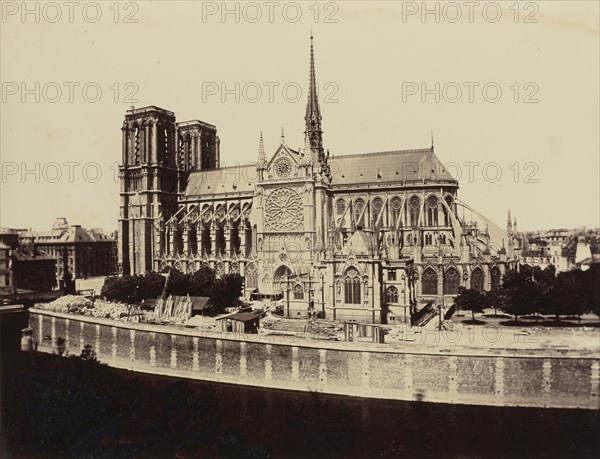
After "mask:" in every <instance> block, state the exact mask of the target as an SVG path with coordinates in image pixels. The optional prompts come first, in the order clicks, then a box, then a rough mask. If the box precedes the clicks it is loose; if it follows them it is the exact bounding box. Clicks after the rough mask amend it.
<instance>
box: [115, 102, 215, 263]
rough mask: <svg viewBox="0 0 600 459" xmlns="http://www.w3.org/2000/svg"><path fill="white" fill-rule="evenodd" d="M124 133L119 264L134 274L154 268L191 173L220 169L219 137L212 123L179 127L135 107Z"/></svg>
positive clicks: (162, 113)
mask: <svg viewBox="0 0 600 459" xmlns="http://www.w3.org/2000/svg"><path fill="white" fill-rule="evenodd" d="M121 130H122V132H123V145H122V151H123V156H122V159H121V166H120V168H119V179H120V184H121V189H120V197H121V202H120V215H119V239H120V241H119V261H120V263H121V268H122V272H123V274H132V273H139V272H145V271H150V270H152V269H154V268H155V266H153V259H154V255H155V254H153V250H154V248H155V247H158V246H159V244H158V243H159V241H158V240H157V238H158V237H160V236H159V235H160V231H159V230H160V225H162V224H164V222H165V221H168V220H169V219H170V218H171V216H172V215H173V214H174V213H175V212H177V207H178V197H179V195H180V193H183V191H184V189H185V184H186V182H187V176H188V174H189V172H191V171H198V170H209V169H215V168H217V167H219V161H220V158H219V137H218V135H217V128H216V127H215V126H213V125H212V124H208V123H204V122H202V121H198V120H194V121H185V122H182V123H178V122H176V120H175V114H174V113H173V112H170V111H168V110H164V109H162V108H159V107H155V106H150V107H144V108H138V109H136V108H133V107H131V108H130V109H129V110H128V111H127V113H126V115H125V121H124V122H123V127H122V128H121Z"/></svg>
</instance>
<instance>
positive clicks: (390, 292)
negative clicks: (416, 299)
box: [385, 286, 398, 303]
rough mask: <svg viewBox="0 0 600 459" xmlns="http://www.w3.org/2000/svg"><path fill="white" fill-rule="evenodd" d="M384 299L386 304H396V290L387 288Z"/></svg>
mask: <svg viewBox="0 0 600 459" xmlns="http://www.w3.org/2000/svg"><path fill="white" fill-rule="evenodd" d="M385 299H386V301H387V302H388V303H397V302H398V289H397V288H396V287H394V286H392V287H388V289H387V290H386V291H385Z"/></svg>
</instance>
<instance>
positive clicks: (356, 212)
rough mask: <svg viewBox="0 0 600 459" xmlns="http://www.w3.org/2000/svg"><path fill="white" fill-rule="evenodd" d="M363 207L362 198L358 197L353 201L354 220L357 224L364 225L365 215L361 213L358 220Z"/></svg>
mask: <svg viewBox="0 0 600 459" xmlns="http://www.w3.org/2000/svg"><path fill="white" fill-rule="evenodd" d="M364 208H365V202H364V201H363V200H362V199H360V198H359V199H357V200H356V201H354V220H355V221H356V225H357V226H364V221H365V216H364V215H363V216H362V217H361V218H360V220H359V217H360V215H361V214H362V211H363V209H364Z"/></svg>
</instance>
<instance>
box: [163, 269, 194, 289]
mask: <svg viewBox="0 0 600 459" xmlns="http://www.w3.org/2000/svg"><path fill="white" fill-rule="evenodd" d="M189 291H190V276H189V275H188V274H185V273H182V272H181V271H179V270H178V269H171V274H170V275H169V284H168V286H167V293H168V294H171V295H187V294H188V293H189Z"/></svg>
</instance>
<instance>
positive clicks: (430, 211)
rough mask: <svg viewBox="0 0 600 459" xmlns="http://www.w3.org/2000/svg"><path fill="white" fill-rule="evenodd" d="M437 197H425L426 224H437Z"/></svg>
mask: <svg viewBox="0 0 600 459" xmlns="http://www.w3.org/2000/svg"><path fill="white" fill-rule="evenodd" d="M437 207H438V198H437V197H436V196H433V195H432V196H429V197H428V198H427V226H437V225H438V211H437Z"/></svg>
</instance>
